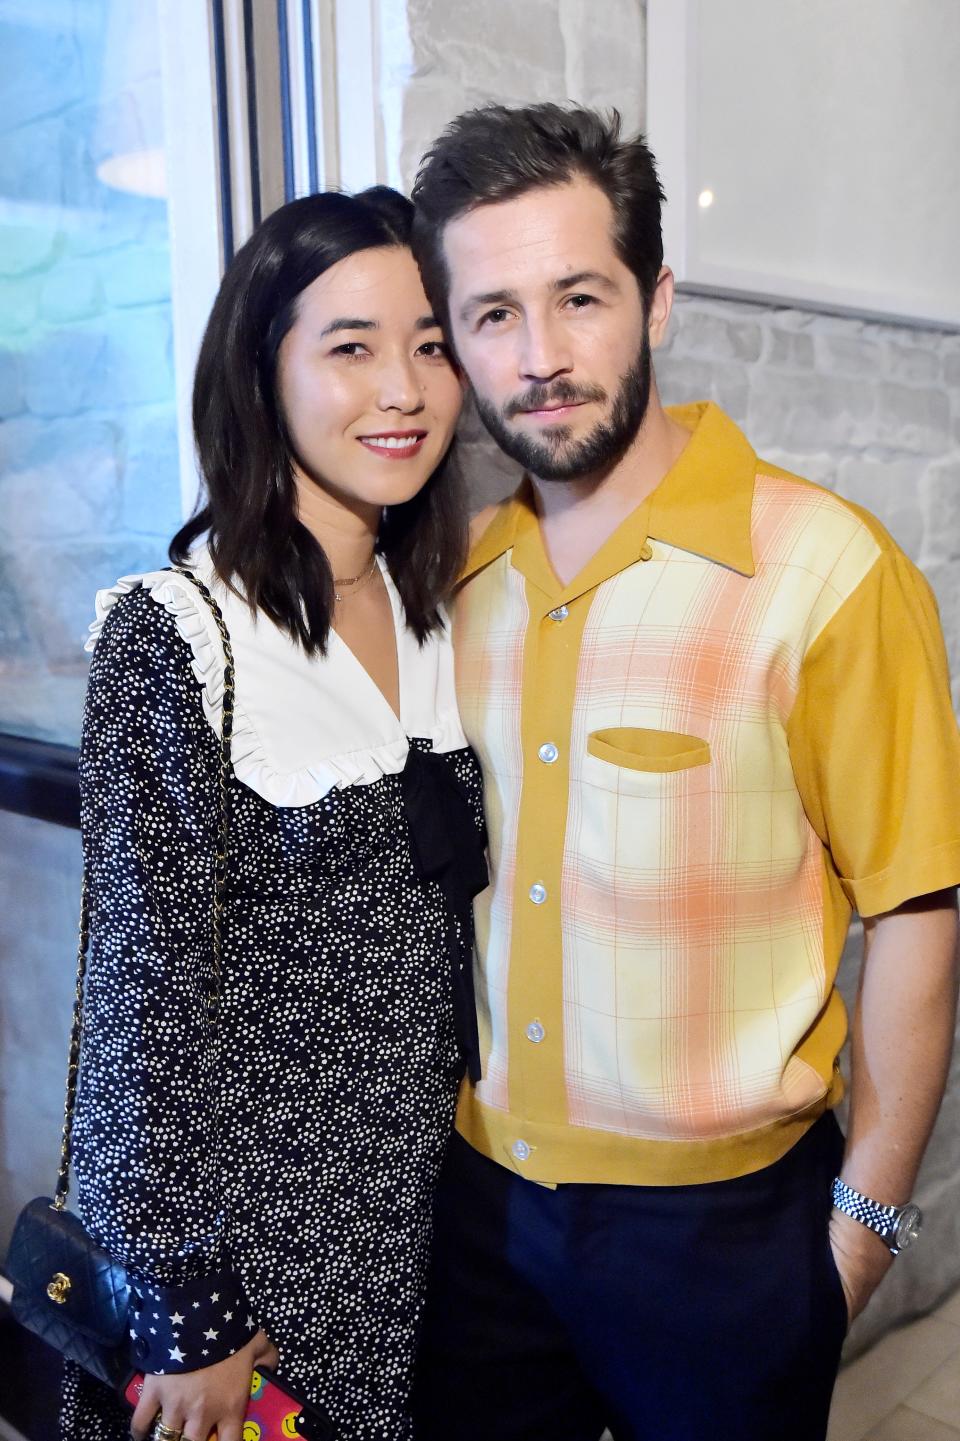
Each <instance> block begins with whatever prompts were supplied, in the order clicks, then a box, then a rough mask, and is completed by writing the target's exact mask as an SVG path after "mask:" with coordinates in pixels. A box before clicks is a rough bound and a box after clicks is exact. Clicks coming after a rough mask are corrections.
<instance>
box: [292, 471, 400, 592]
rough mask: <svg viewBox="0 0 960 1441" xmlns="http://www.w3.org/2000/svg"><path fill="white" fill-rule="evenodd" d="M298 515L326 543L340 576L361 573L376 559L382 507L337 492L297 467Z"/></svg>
mask: <svg viewBox="0 0 960 1441" xmlns="http://www.w3.org/2000/svg"><path fill="white" fill-rule="evenodd" d="M294 483H295V485H296V488H297V519H298V520H299V521H300V522H301V524H303V525H305V526H306V528H307V530H308V531H309V532H310V534H311V535H312V536H313V538H314V540H316V541H317V542H318V543H319V544H320V545H321V546H322V547H323V550H324V552H325V554H326V557H327V559H328V561H329V562H330V568H331V570H332V571H333V574H334V576H335V577H336V578H337V579H345V578H347V577H350V576H357V575H361V574H362V573H363V572H364V571H365V570H366V569H367V568H368V567H369V565H370V563H371V561H372V559H373V550H374V546H375V544H376V539H377V531H378V529H379V525H380V508H379V506H375V505H371V504H369V503H368V502H366V501H360V500H353V499H352V498H350V497H344V498H343V499H342V500H341V499H338V498H337V497H336V496H333V495H331V494H330V493H329V491H326V490H324V489H323V488H322V486H319V485H317V484H316V482H315V481H312V480H311V479H310V478H309V476H306V475H302V474H301V473H300V471H299V470H295V471H294Z"/></svg>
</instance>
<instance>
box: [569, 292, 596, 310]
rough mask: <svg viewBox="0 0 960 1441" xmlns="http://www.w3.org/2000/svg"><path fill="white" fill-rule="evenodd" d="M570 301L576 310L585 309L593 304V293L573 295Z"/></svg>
mask: <svg viewBox="0 0 960 1441" xmlns="http://www.w3.org/2000/svg"><path fill="white" fill-rule="evenodd" d="M569 303H570V304H571V305H572V306H573V308H574V310H584V309H585V308H586V307H587V306H588V305H593V303H594V300H593V296H592V295H571V296H570V301H569Z"/></svg>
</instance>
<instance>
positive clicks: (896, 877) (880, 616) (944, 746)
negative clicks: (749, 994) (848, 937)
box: [787, 537, 960, 916]
mask: <svg viewBox="0 0 960 1441" xmlns="http://www.w3.org/2000/svg"><path fill="white" fill-rule="evenodd" d="M884 539H885V540H886V545H884V546H883V548H882V549H881V552H880V555H879V556H878V558H877V560H876V562H875V564H874V565H873V566H872V567H871V569H870V570H869V571H868V573H867V575H866V576H865V577H864V579H863V580H862V581H861V582H860V584H859V585H858V586H857V588H856V590H855V591H853V593H852V594H851V595H850V596H848V597H847V599H846V600H845V601H844V602H843V603H842V605H841V606H840V607H839V609H838V610H837V612H836V613H835V615H834V616H833V617H832V619H831V620H830V621H829V622H828V623H827V625H826V626H824V628H823V630H822V631H821V632H820V634H819V635H818V636H817V638H816V639H815V640H814V642H813V643H812V645H811V646H810V649H809V650H808V651H807V654H806V656H805V658H804V661H803V666H802V669H801V676H800V688H799V692H798V695H797V700H796V703H795V705H794V708H793V711H792V713H791V716H790V719H789V722H788V724H787V740H788V744H789V748H790V757H791V761H792V763H793V770H794V775H795V777H796V781H797V786H798V789H799V791H800V796H801V799H802V801H803V805H804V809H805V811H806V813H807V816H808V818H809V820H810V823H811V825H812V826H813V827H814V829H815V830H816V832H817V834H818V835H819V837H820V839H821V840H822V841H823V844H824V846H825V847H826V848H827V850H828V852H829V854H830V857H831V859H832V862H833V866H834V868H835V870H836V872H837V875H838V877H839V880H840V883H841V885H842V886H843V889H844V891H845V893H846V895H847V897H848V899H849V900H850V902H851V904H852V905H854V906H855V907H856V909H857V910H858V911H859V912H860V914H861V915H865V916H874V915H879V914H881V913H882V912H884V911H889V910H893V909H894V908H895V907H896V906H899V905H902V904H903V902H904V901H907V900H910V899H911V898H913V897H914V896H921V895H926V894H928V893H929V892H931V891H937V890H943V889H946V888H947V887H949V886H954V885H957V884H958V883H960V735H958V731H957V722H956V718H955V716H954V713H953V706H952V703H951V698H950V685H949V674H948V671H947V660H946V654H945V652H944V645H943V637H942V633H941V630H940V618H939V614H938V611H937V603H936V601H935V599H934V597H933V593H932V591H931V589H930V587H929V585H928V584H927V582H926V580H925V579H924V577H923V576H922V575H921V574H920V572H919V571H918V570H917V568H916V567H915V566H914V565H913V564H911V562H910V561H909V560H908V559H907V557H906V556H905V555H904V554H903V552H902V551H900V550H898V549H897V547H896V546H894V545H892V543H891V542H890V541H889V539H887V538H886V537H884Z"/></svg>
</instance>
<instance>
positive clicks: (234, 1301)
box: [130, 1271, 258, 1375]
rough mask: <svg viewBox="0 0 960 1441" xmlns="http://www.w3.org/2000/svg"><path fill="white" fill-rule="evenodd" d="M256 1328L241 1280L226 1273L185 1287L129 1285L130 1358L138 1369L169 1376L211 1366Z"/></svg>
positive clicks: (199, 1280) (232, 1351) (236, 1347)
mask: <svg viewBox="0 0 960 1441" xmlns="http://www.w3.org/2000/svg"><path fill="white" fill-rule="evenodd" d="M257 1329H258V1326H257V1322H256V1320H255V1319H254V1316H253V1314H252V1312H251V1310H250V1308H249V1306H248V1304H247V1302H246V1299H245V1297H244V1294H243V1289H242V1287H241V1285H240V1279H239V1277H238V1276H235V1275H234V1274H233V1273H232V1272H230V1271H221V1272H219V1273H218V1274H217V1275H215V1276H203V1277H200V1278H199V1279H197V1280H195V1281H188V1282H187V1283H186V1285H184V1286H151V1285H148V1284H145V1283H137V1282H134V1284H133V1292H132V1305H131V1308H130V1356H131V1361H132V1364H133V1365H134V1366H135V1367H136V1368H137V1370H138V1371H145V1372H148V1373H154V1374H157V1375H170V1374H171V1373H173V1372H177V1371H198V1370H200V1368H201V1367H203V1366H213V1365H214V1364H215V1363H216V1362H217V1361H224V1360H226V1358H227V1357H228V1356H232V1355H233V1353H234V1352H235V1351H239V1349H240V1347H241V1346H245V1345H246V1344H247V1342H248V1341H249V1340H250V1338H251V1337H252V1336H253V1335H254V1333H255V1332H256V1331H257Z"/></svg>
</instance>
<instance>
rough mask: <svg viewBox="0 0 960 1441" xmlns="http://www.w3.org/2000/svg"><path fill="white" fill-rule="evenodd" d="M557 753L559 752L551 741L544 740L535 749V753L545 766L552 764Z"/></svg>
mask: <svg viewBox="0 0 960 1441" xmlns="http://www.w3.org/2000/svg"><path fill="white" fill-rule="evenodd" d="M559 754H560V752H559V751H558V750H557V748H556V746H555V745H554V743H553V741H546V742H545V743H544V744H543V745H542V746H541V747H540V749H539V750H538V751H537V755H538V756H539V757H540V759H541V760H542V761H543V763H544V765H545V766H552V765H553V763H554V761H555V760H556V758H557V756H558V755H559Z"/></svg>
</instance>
